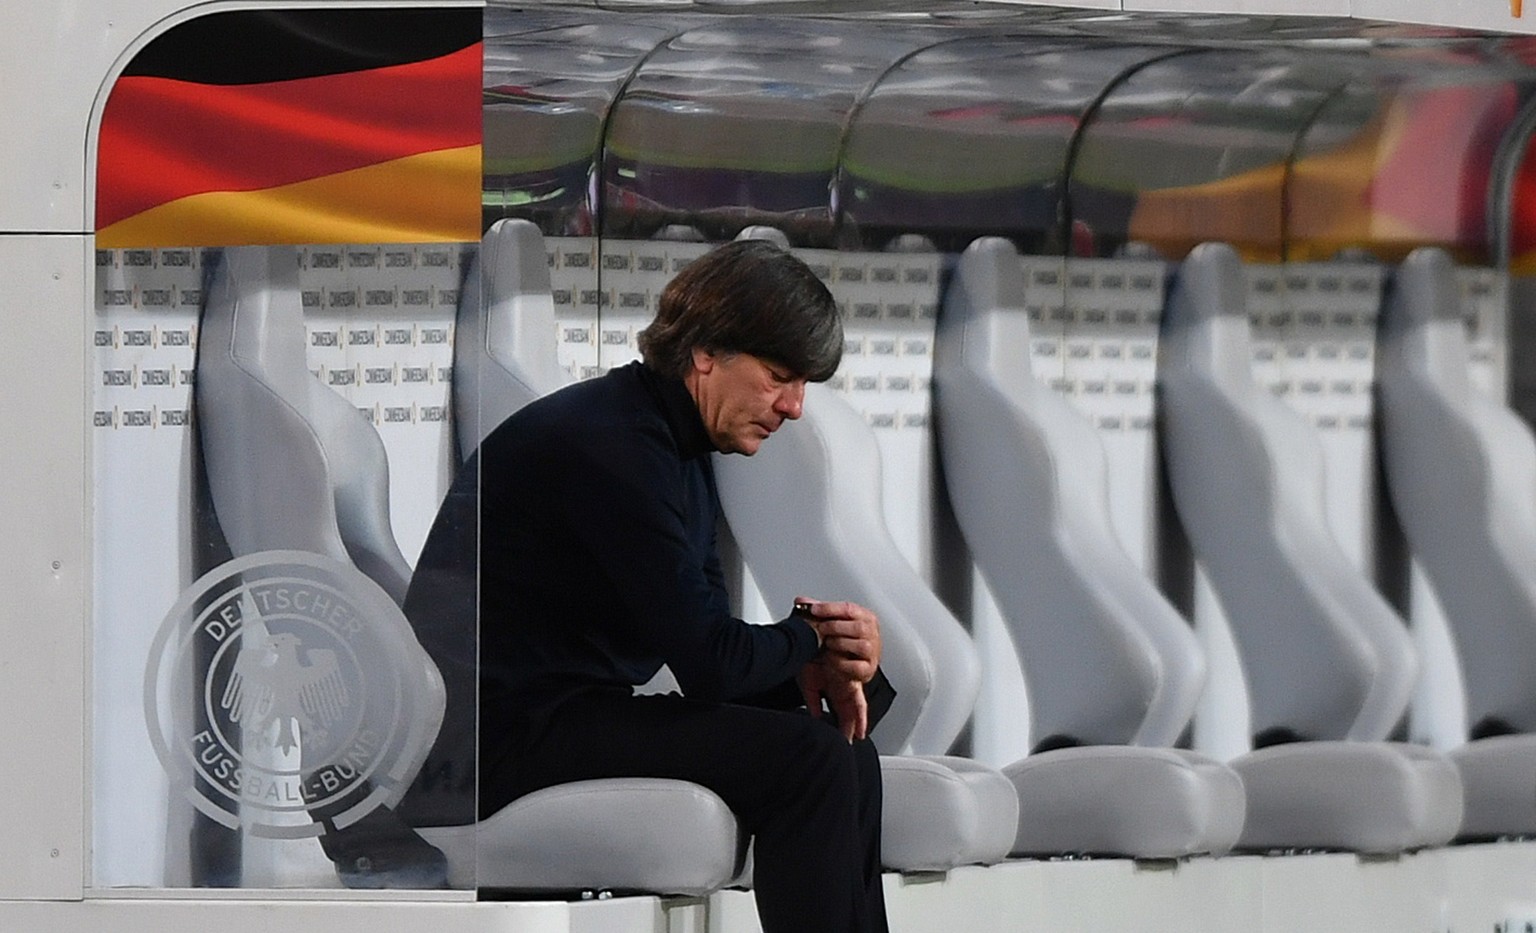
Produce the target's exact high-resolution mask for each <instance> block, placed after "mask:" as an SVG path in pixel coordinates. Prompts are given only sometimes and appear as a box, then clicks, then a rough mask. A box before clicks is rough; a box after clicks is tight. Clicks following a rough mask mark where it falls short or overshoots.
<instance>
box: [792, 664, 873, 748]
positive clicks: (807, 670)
mask: <svg viewBox="0 0 1536 933" xmlns="http://www.w3.org/2000/svg"><path fill="white" fill-rule="evenodd" d="M796 681H797V682H798V683H799V684H800V695H801V696H802V697H804V698H805V706H806V709H808V710H810V712H811V716H812V718H815V719H820V718H821V701H822V698H823V697H825V698H826V701H827V705H828V706H829V707H831V709H832V714H833V715H834V716H836V717H837V727H838V730H839V731H840V732H842V733H843V738H845V739H847V740H848V741H850V742H852V741H854V740H855V739H862V738H864V737H865V736H867V735H868V734H869V702H868V701H867V700H865V699H864V685H863V684H861V683H859V682H858V681H854V680H848V679H847V678H845V677H842V676H840V675H838V674H836V673H833V672H832V670H831V669H830V667H829V666H828V665H827V662H826V659H825V658H822V659H818V660H815V661H812V662H811V663H809V664H807V665H806V666H805V667H803V668H801V670H800V676H799V677H797V678H796Z"/></svg>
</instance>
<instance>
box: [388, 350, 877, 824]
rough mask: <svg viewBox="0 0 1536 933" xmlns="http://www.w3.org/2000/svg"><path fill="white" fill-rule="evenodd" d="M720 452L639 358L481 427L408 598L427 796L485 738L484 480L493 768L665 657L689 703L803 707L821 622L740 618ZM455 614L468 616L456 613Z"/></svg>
mask: <svg viewBox="0 0 1536 933" xmlns="http://www.w3.org/2000/svg"><path fill="white" fill-rule="evenodd" d="M768 443H772V440H771V439H770V440H769V441H768ZM713 450H714V447H713V445H712V444H711V442H710V439H709V435H708V432H707V431H706V430H705V427H704V424H703V421H702V419H701V418H700V416H699V412H698V408H697V406H696V405H695V404H694V401H693V398H692V396H691V395H690V394H689V392H688V390H687V388H686V387H685V386H684V385H683V383H682V381H681V380H679V379H669V378H666V377H662V376H659V375H657V374H656V373H655V372H653V371H652V370H651V369H649V368H648V367H646V366H645V365H644V364H641V363H633V364H630V365H628V366H624V367H620V368H618V369H615V370H613V371H611V372H609V373H608V374H606V375H604V376H602V377H599V378H596V379H591V380H587V381H584V382H580V383H576V384H574V385H571V386H567V387H566V388H564V389H561V390H560V391H558V392H555V393H552V394H550V395H547V396H544V397H543V398H540V399H538V400H536V401H534V402H532V403H530V404H528V405H527V406H525V407H524V408H522V409H521V410H519V411H518V412H517V413H516V414H514V415H512V416H511V417H510V418H508V419H507V420H506V421H504V422H503V423H502V424H501V425H500V426H498V427H497V428H496V430H494V431H492V432H491V434H490V435H489V436H487V437H486V439H485V441H484V442H483V443H482V444H481V446H480V449H479V450H478V451H477V452H476V454H475V455H474V456H473V457H472V458H471V459H470V461H469V462H468V463H466V465H465V468H464V469H463V470H462V471H461V473H460V475H459V476H458V477H457V478H456V479H455V481H454V484H453V488H452V489H451V490H450V491H449V494H448V498H447V500H446V501H445V503H444V506H443V508H442V510H441V511H440V512H439V515H438V519H437V522H436V523H435V524H434V526H433V529H432V532H431V534H430V535H429V536H428V540H427V544H426V546H425V547H424V549H423V552H422V557H421V560H420V562H419V565H418V568H417V571H416V575H415V577H414V578H413V579H412V582H411V592H410V594H409V595H408V596H407V599H406V607H405V608H406V614H407V616H408V617H409V618H410V619H411V621H412V623H413V624H414V625H415V627H416V629H417V633H418V637H419V638H420V639H421V641H422V643H423V645H424V646H425V647H426V648H427V650H428V651H429V652H430V653H431V654H432V656H433V659H434V660H435V661H436V662H437V665H438V667H439V669H440V670H441V671H442V673H443V675H444V678H445V680H446V681H447V687H448V693H449V697H448V713H447V718H446V720H445V723H444V728H443V734H442V735H441V736H440V737H439V741H438V746H437V748H435V749H434V751H433V754H432V756H431V757H430V758H429V761H428V765H427V767H426V768H425V769H424V770H423V778H422V779H421V780H419V781H418V789H422V785H423V784H424V783H430V782H431V781H432V780H433V775H438V776H440V777H443V778H445V779H446V777H447V772H445V771H444V765H445V762H448V761H455V760H457V761H460V762H462V761H463V760H465V757H466V756H472V755H473V752H472V751H470V750H469V749H470V748H472V745H469V746H468V747H459V748H457V749H455V748H454V746H455V745H457V746H466V745H468V743H470V742H472V741H473V740H472V738H471V737H472V736H473V735H474V733H475V731H476V730H475V728H474V725H473V718H474V714H473V710H474V708H475V707H474V697H473V687H472V685H473V683H474V673H473V672H474V670H475V666H476V645H475V638H474V635H473V626H472V625H467V624H465V619H466V618H472V617H473V614H474V613H473V605H472V603H471V602H469V601H468V600H467V599H466V594H472V593H473V587H472V586H469V585H466V582H467V580H468V579H469V578H470V576H471V575H472V574H473V573H474V570H473V568H474V566H475V561H474V557H475V545H476V540H475V535H474V521H473V514H474V513H473V508H474V503H475V501H476V498H475V495H476V488H477V483H478V492H479V499H478V502H479V510H478V514H479V540H478V553H479V594H480V613H479V619H480V622H479V639H478V666H479V675H478V679H479V694H480V695H479V728H478V731H479V735H480V743H479V744H480V755H481V761H480V767H479V770H480V771H481V772H482V774H484V773H486V772H487V771H488V770H494V769H495V768H496V765H497V762H496V760H495V759H497V758H499V757H501V756H504V755H508V754H516V752H517V749H518V747H519V746H521V745H523V744H525V742H527V741H528V740H530V739H531V738H532V736H533V734H534V733H535V732H536V731H537V730H538V729H539V728H540V726H541V724H542V722H543V721H544V720H545V718H546V717H547V716H548V715H549V714H550V713H551V712H552V711H553V710H554V709H555V707H557V706H558V705H559V703H560V701H561V700H563V699H565V698H568V697H570V696H571V695H573V694H575V693H577V692H580V691H583V690H593V689H622V690H625V691H628V690H629V689H630V688H631V687H634V686H637V685H639V684H643V683H645V682H646V681H648V680H650V679H651V677H652V676H653V675H654V674H655V673H656V672H657V670H658V669H659V668H660V667H661V665H662V664H666V665H668V666H669V667H670V668H671V670H672V673H673V675H674V676H675V677H676V678H677V682H678V685H679V686H680V687H681V688H682V690H683V693H684V695H686V696H688V697H690V698H692V699H697V700H703V701H707V702H709V701H712V702H731V701H734V702H743V703H749V704H752V705H758V706H768V707H773V708H783V709H790V708H794V707H796V706H799V705H800V704H801V700H800V694H799V690H798V689H797V688H796V686H795V682H794V677H795V675H796V674H797V673H799V671H800V669H801V668H802V667H803V666H804V665H805V664H806V663H807V662H809V661H810V660H811V659H812V658H813V657H814V656H815V654H816V651H817V642H816V634H815V632H813V631H812V630H811V628H810V626H809V625H807V624H806V623H804V622H802V621H801V620H799V619H796V618H793V617H791V618H787V619H785V620H783V621H781V622H777V623H774V624H772V625H752V624H748V623H746V622H744V621H742V620H740V619H736V618H733V617H732V616H731V613H730V606H729V602H728V596H727V593H726V590H725V585H724V578H723V575H722V573H721V570H720V563H719V559H718V556H717V553H716V550H715V528H716V523H717V520H718V517H719V502H718V499H717V497H716V492H715V479H714V470H713V467H712V465H711V462H710V454H711V453H712V452H713ZM830 595H834V596H835V594H830ZM449 615H452V616H456V617H457V619H458V621H457V623H447V624H445V622H446V619H445V616H449ZM876 684H877V685H878V686H877V685H876ZM876 684H872V685H871V687H872V689H870V690H869V691H868V693H869V696H870V706H871V709H870V723H871V727H873V724H874V723H875V722H876V721H877V720H878V718H879V716H880V715H881V714H882V713H884V711H885V710H886V709H888V708H889V706H890V702H891V699H892V698H893V697H894V695H895V692H894V690H891V689H890V685H889V683H888V682H886V681H885V680H884V678H883V676H878V677H877V681H876ZM434 769H435V770H434ZM451 770H452V772H453V773H455V774H459V775H462V776H463V777H464V778H467V777H468V775H467V774H464V773H463V772H464V770H465V769H463V768H462V766H460V765H453V766H451ZM425 789H426V790H428V791H431V790H432V788H425ZM439 789H440V788H439ZM482 793H483V791H482ZM413 796H416V797H418V798H422V799H424V798H425V797H426V796H428V795H423V794H418V793H416V792H414V791H413ZM409 802H410V798H409V797H408V798H407V803H409ZM483 803H484V800H483V799H482V804H483ZM455 821H457V820H455Z"/></svg>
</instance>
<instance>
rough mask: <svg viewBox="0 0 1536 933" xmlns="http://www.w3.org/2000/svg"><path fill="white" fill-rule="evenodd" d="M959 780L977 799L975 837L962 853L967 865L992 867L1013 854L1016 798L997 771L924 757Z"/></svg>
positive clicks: (948, 757) (973, 763) (964, 760)
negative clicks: (1009, 854)
mask: <svg viewBox="0 0 1536 933" xmlns="http://www.w3.org/2000/svg"><path fill="white" fill-rule="evenodd" d="M923 760H925V761H931V762H934V763H936V764H940V765H943V766H944V767H946V768H948V769H949V770H951V771H953V772H955V774H957V775H959V776H960V780H962V781H964V782H965V784H966V786H968V787H969V788H970V790H971V793H972V794H973V795H974V796H975V798H976V808H977V819H978V825H977V828H976V835H975V837H974V839H973V841H972V842H971V844H970V845H969V846H968V847H967V851H966V852H965V853H964V861H965V863H966V864H979V865H991V864H993V863H994V862H1001V861H1002V860H1003V859H1005V858H1007V857H1008V853H1009V852H1010V851H1012V850H1013V838H1014V836H1015V835H1017V832H1018V825H1019V795H1018V792H1016V791H1015V790H1014V789H1013V782H1012V781H1010V780H1008V776H1007V775H1005V774H1003V772H1001V771H999V770H998V769H996V768H993V767H990V766H988V765H984V764H982V763H981V762H979V761H976V760H974V759H971V758H962V757H960V756H958V755H932V756H923Z"/></svg>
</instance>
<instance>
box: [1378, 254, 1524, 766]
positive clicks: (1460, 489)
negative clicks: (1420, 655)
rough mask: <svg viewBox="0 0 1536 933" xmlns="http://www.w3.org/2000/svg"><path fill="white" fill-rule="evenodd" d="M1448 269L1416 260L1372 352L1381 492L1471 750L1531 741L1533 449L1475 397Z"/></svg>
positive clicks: (1448, 263) (1441, 261) (1401, 276)
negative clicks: (1457, 699) (1486, 742)
mask: <svg viewBox="0 0 1536 933" xmlns="http://www.w3.org/2000/svg"><path fill="white" fill-rule="evenodd" d="M1461 308H1462V305H1461V301H1460V296H1459V295H1458V290H1457V280H1456V268H1455V264H1454V263H1453V261H1452V260H1451V257H1450V256H1449V255H1447V254H1446V253H1445V252H1444V251H1443V250H1439V249H1420V250H1416V251H1414V252H1413V253H1412V254H1411V255H1410V256H1409V257H1408V258H1407V260H1405V261H1404V262H1403V264H1402V266H1401V267H1400V268H1399V269H1398V271H1397V273H1396V275H1395V277H1394V279H1393V281H1392V283H1391V286H1390V291H1389V293H1388V298H1387V304H1386V309H1385V313H1384V317H1383V320H1382V325H1381V330H1380V339H1379V343H1378V349H1377V358H1378V365H1379V370H1378V372H1379V375H1378V380H1379V387H1380V388H1379V398H1380V404H1381V442H1382V457H1383V463H1384V466H1385V471H1386V477H1387V486H1388V491H1389V494H1390V495H1391V497H1392V504H1393V507H1394V509H1395V510H1396V512H1397V517H1398V520H1399V521H1400V522H1401V524H1402V528H1403V532H1404V534H1405V535H1406V536H1407V538H1408V544H1409V547H1410V549H1411V551H1412V552H1413V555H1414V557H1416V558H1417V559H1418V560H1419V562H1420V563H1421V564H1422V565H1423V567H1424V570H1425V572H1426V573H1427V574H1428V576H1429V579H1430V582H1431V584H1432V586H1433V587H1434V591H1435V595H1436V596H1437V597H1438V598H1439V600H1440V603H1441V605H1442V606H1443V607H1444V609H1445V612H1446V615H1447V618H1448V621H1449V623H1450V628H1451V632H1452V636H1453V638H1454V641H1455V644H1456V650H1457V653H1458V655H1459V656H1460V660H1461V667H1462V673H1463V680H1464V682H1465V686H1466V694H1467V718H1468V720H1469V722H1468V725H1469V726H1470V727H1471V730H1472V734H1473V735H1474V736H1478V735H1486V734H1491V733H1496V732H1501V731H1510V730H1518V731H1532V730H1536V677H1533V676H1532V675H1533V673H1536V575H1533V568H1536V440H1533V438H1532V435H1531V429H1530V428H1529V427H1528V426H1527V425H1526V424H1525V422H1524V421H1522V420H1521V419H1520V418H1519V416H1517V415H1516V414H1515V413H1514V412H1513V411H1511V410H1510V409H1509V408H1507V407H1505V406H1504V405H1503V404H1502V403H1500V402H1498V401H1496V400H1494V399H1492V398H1490V397H1488V396H1487V395H1485V394H1483V393H1482V392H1480V391H1478V389H1477V388H1476V387H1475V386H1474V385H1473V383H1472V380H1471V378H1470V376H1469V364H1470V354H1469V352H1468V332H1467V323H1466V320H1465V319H1464V317H1463V316H1462V313H1461Z"/></svg>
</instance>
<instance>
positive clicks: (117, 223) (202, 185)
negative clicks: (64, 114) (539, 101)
mask: <svg viewBox="0 0 1536 933" xmlns="http://www.w3.org/2000/svg"><path fill="white" fill-rule="evenodd" d="M480 28H481V26H480V11H479V10H478V9H473V8H439V9H403V8H392V9H387V10H324V11H283V12H259V11H253V12H232V13H220V14H214V15H211V16H207V17H204V18H202V19H199V20H193V21H191V22H190V23H187V24H184V25H182V26H179V27H176V28H175V29H173V30H172V31H170V32H169V33H167V34H166V35H164V36H162V37H160V38H159V39H157V40H155V41H154V42H152V43H150V44H149V45H148V46H146V48H145V49H144V50H143V51H142V52H141V53H140V54H139V55H138V56H137V57H136V58H135V59H134V61H133V62H131V63H130V65H129V66H128V68H127V69H125V71H124V73H123V75H122V77H120V78H119V80H118V81H117V83H116V85H114V87H113V90H112V94H111V96H110V97H109V98H108V101H107V105H106V108H105V110H104V112H103V115H102V123H101V130H100V135H99V144H98V147H97V148H98V159H97V194H96V229H97V243H98V245H100V246H103V247H114V246H169V245H178V246H198V245H236V244H244V243H306V242H308V243H313V242H427V241H442V240H473V239H475V238H476V237H477V236H478V234H479V226H480V203H479V202H480V187H481V184H480V181H481V166H480V152H481V147H480V141H481V105H480V97H481V94H480V85H481V45H480Z"/></svg>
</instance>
